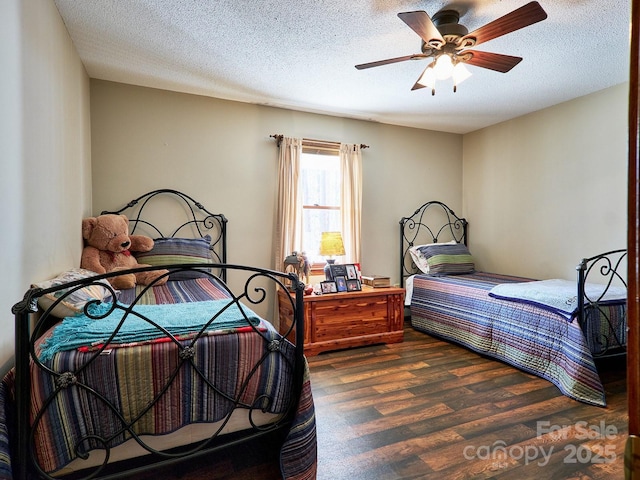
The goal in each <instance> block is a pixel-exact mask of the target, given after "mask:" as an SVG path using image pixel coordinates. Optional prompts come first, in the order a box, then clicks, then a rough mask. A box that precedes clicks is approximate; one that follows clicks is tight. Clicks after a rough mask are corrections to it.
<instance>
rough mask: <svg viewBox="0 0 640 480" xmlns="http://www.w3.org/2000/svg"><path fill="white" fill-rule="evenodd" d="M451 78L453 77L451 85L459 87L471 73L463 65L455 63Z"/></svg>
mask: <svg viewBox="0 0 640 480" xmlns="http://www.w3.org/2000/svg"><path fill="white" fill-rule="evenodd" d="M451 76H452V77H453V84H454V85H460V84H461V83H462V82H464V81H465V80H466V79H467V78H469V77H470V76H471V72H470V71H469V70H468V69H467V67H466V66H465V65H464V63H461V62H458V63H456V66H455V67H453V73H452V74H451Z"/></svg>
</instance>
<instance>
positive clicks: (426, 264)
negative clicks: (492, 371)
mask: <svg viewBox="0 0 640 480" xmlns="http://www.w3.org/2000/svg"><path fill="white" fill-rule="evenodd" d="M467 234H468V222H467V220H466V219H464V218H461V217H459V216H457V215H456V214H455V212H454V211H453V210H452V209H450V208H449V207H448V206H447V205H445V204H444V203H442V202H438V201H431V202H427V203H425V204H423V205H422V206H420V207H419V208H418V209H416V210H415V211H414V212H413V213H412V214H411V215H409V216H406V217H402V219H401V220H400V278H401V283H402V285H403V286H405V288H406V290H407V295H406V298H407V302H406V308H407V309H408V314H409V315H410V322H411V326H412V327H413V328H414V329H415V330H418V331H420V332H424V333H427V334H430V335H433V336H436V337H439V338H442V339H445V340H448V341H452V342H455V343H458V344H461V345H463V346H465V347H467V348H470V349H472V350H474V351H476V352H478V353H481V354H483V355H486V356H489V357H492V358H495V359H498V360H501V361H504V362H506V363H509V364H511V365H513V366H515V367H517V368H519V369H521V370H524V371H526V372H529V373H532V374H534V375H537V376H539V377H542V378H544V379H546V380H549V381H550V382H552V383H553V384H554V385H556V386H557V387H558V388H559V389H560V391H561V392H562V393H563V394H564V395H566V396H568V397H570V398H573V399H576V400H579V401H581V402H585V403H589V404H593V405H598V406H605V405H606V399H605V392H604V388H603V385H602V382H601V381H600V377H599V375H598V370H597V365H596V360H597V359H598V358H602V357H608V356H614V355H624V354H625V353H626V334H627V328H626V325H627V324H626V282H625V279H624V274H625V268H626V264H625V262H626V250H614V251H609V252H606V253H602V254H599V255H596V256H593V257H589V258H584V259H582V260H581V261H580V262H579V263H578V265H577V267H576V268H577V280H576V281H567V280H562V279H548V280H536V279H529V278H522V277H518V276H512V275H503V274H497V273H489V272H479V271H476V270H475V263H474V259H473V256H472V255H471V253H472V252H470V251H469V249H468V247H467Z"/></svg>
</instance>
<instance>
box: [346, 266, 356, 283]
mask: <svg viewBox="0 0 640 480" xmlns="http://www.w3.org/2000/svg"><path fill="white" fill-rule="evenodd" d="M344 267H345V270H346V274H347V275H346V277H347V280H357V279H358V270H357V269H356V266H355V265H353V264H351V265H345V266H344Z"/></svg>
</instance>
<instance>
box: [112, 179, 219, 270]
mask: <svg viewBox="0 0 640 480" xmlns="http://www.w3.org/2000/svg"><path fill="white" fill-rule="evenodd" d="M167 199H169V200H171V201H172V202H171V203H173V206H174V207H176V206H177V207H179V208H182V210H184V212H179V213H180V215H184V216H185V217H186V221H184V222H183V223H180V221H181V220H180V221H179V222H178V226H177V227H173V226H172V227H171V230H167V229H166V227H163V226H161V225H160V224H159V223H158V222H159V221H161V220H162V219H163V216H164V214H163V210H159V211H156V210H154V213H155V216H154V218H157V220H153V219H150V214H151V211H150V210H153V209H152V208H151V206H150V202H151V201H152V200H155V201H154V202H152V203H154V204H158V203H160V202H161V200H165V201H166V200H167ZM161 206H162V205H161ZM143 210H144V216H143ZM107 213H115V214H121V213H123V214H125V215H126V216H127V218H129V225H130V226H131V229H130V233H131V234H134V233H138V234H141V235H148V236H150V237H152V238H176V237H179V236H188V237H190V238H195V237H196V236H199V237H204V236H205V235H209V236H210V237H211V242H210V246H209V250H210V251H211V258H212V260H213V262H214V263H221V264H226V263H227V218H226V217H225V216H224V215H223V214H221V213H211V212H210V211H209V210H207V209H206V208H204V206H203V205H202V204H201V203H200V202H198V201H196V200H194V199H193V198H191V197H190V196H189V195H187V194H185V193H182V192H179V191H177V190H171V189H160V190H153V191H151V192H148V193H145V194H144V195H141V196H139V197H138V198H136V199H134V200H131V201H130V202H129V203H127V204H126V205H125V206H124V207H122V208H120V209H119V210H115V211H108V210H103V211H102V212H101V214H102V215H104V214H107ZM183 218H184V217H183ZM136 229H137V230H138V231H137V232H136ZM187 232H188V233H187ZM220 277H221V278H222V280H225V281H226V271H225V270H223V271H222V272H220Z"/></svg>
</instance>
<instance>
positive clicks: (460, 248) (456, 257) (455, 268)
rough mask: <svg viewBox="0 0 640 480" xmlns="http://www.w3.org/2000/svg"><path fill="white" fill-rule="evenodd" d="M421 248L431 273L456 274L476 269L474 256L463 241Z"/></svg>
mask: <svg viewBox="0 0 640 480" xmlns="http://www.w3.org/2000/svg"><path fill="white" fill-rule="evenodd" d="M419 250H420V253H421V254H422V255H423V256H424V257H425V258H426V259H427V264H428V265H429V275H456V274H461V273H473V271H474V270H475V263H474V261H473V257H472V256H471V253H469V249H467V246H466V245H464V244H462V243H456V244H454V245H450V244H441V245H427V246H423V247H420V248H419Z"/></svg>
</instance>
